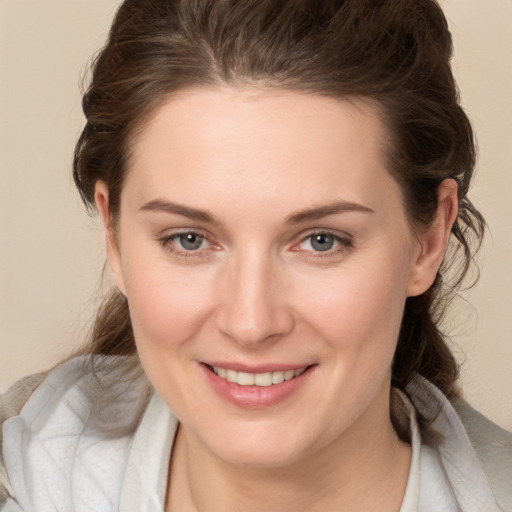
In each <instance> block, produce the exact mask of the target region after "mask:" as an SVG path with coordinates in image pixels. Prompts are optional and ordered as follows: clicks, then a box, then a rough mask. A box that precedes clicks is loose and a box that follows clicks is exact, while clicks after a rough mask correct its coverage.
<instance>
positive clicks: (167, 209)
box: [140, 199, 375, 224]
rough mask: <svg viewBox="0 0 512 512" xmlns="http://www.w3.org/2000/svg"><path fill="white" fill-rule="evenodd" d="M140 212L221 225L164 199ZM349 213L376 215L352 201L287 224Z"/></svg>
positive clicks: (295, 217) (308, 213)
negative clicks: (178, 216) (165, 214)
mask: <svg viewBox="0 0 512 512" xmlns="http://www.w3.org/2000/svg"><path fill="white" fill-rule="evenodd" d="M140 211H150V212H163V213H170V214H174V215H181V216H182V217H187V218H188V219H191V220H197V221H200V222H206V223H209V224H220V223H219V222H218V221H217V220H216V218H215V216H214V215H212V214H211V213H209V212H208V211H206V210H201V209H198V208H191V207H190V206H185V205H182V204H178V203H174V202H172V201H166V200H163V199H154V200H153V201H149V202H148V203H145V204H144V205H143V206H141V208H140ZM347 212H361V213H375V212H374V210H372V209H371V208H368V207H367V206H363V205H362V204H359V203H353V202H350V201H334V202H333V203H329V204H326V205H323V206H319V207H317V208H310V209H307V210H302V211H299V212H297V213H293V214H292V215H289V216H288V217H286V219H285V223H287V224H299V223H301V222H306V221H310V220H317V219H321V218H323V217H327V216H329V215H336V214H339V213H347Z"/></svg>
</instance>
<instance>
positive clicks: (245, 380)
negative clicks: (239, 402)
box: [236, 372, 254, 386]
mask: <svg viewBox="0 0 512 512" xmlns="http://www.w3.org/2000/svg"><path fill="white" fill-rule="evenodd" d="M236 381H237V383H238V384H240V386H254V373H245V372H238V378H237V379H236Z"/></svg>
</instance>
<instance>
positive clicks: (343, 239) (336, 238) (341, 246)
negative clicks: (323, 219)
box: [292, 229, 353, 258]
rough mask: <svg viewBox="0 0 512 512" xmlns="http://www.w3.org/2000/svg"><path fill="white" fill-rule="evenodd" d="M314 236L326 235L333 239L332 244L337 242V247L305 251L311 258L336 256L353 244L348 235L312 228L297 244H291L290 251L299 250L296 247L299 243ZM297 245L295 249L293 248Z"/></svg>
mask: <svg viewBox="0 0 512 512" xmlns="http://www.w3.org/2000/svg"><path fill="white" fill-rule="evenodd" d="M315 236H326V237H329V238H331V239H332V240H333V243H334V244H338V245H337V247H336V246H335V247H334V248H332V249H327V250H326V251H313V250H311V251H307V252H309V253H311V255H312V256H311V257H313V258H329V257H333V256H337V255H339V254H341V253H343V252H345V251H347V250H348V249H350V248H351V247H352V246H353V243H352V238H351V237H350V236H348V235H345V236H340V235H337V234H335V233H333V232H332V231H327V230H321V229H319V230H314V231H312V232H310V233H308V234H307V235H305V236H303V237H302V238H301V240H300V242H298V243H297V244H295V245H294V246H292V251H297V252H299V251H300V249H299V248H298V247H299V246H300V245H302V244H303V243H304V242H306V241H307V240H311V241H312V240H313V237H315ZM311 241H310V244H311ZM296 247H297V249H295V248H296Z"/></svg>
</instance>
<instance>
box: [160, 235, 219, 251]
mask: <svg viewBox="0 0 512 512" xmlns="http://www.w3.org/2000/svg"><path fill="white" fill-rule="evenodd" d="M158 240H159V242H160V244H161V245H162V247H164V249H166V250H168V251H170V252H172V253H176V254H177V255H178V256H192V255H194V256H196V255H197V256H200V255H203V256H205V255H206V254H207V251H208V250H209V249H215V248H217V246H216V245H215V244H212V243H211V242H210V240H209V239H208V238H207V237H206V236H204V235H201V234H199V233H197V232H195V231H182V232H181V233H173V234H171V235H166V236H164V237H162V238H159V239H158Z"/></svg>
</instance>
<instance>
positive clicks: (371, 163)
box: [97, 88, 430, 466]
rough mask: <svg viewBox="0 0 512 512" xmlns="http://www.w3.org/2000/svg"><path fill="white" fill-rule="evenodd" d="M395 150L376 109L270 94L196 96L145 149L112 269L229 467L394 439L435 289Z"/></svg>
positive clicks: (153, 374)
mask: <svg viewBox="0 0 512 512" xmlns="http://www.w3.org/2000/svg"><path fill="white" fill-rule="evenodd" d="M385 148H386V133H385V128H384V126H383V124H382V123H381V121H380V120H379V117H378V115H377V111H376V109H375V108H374V107H372V105H370V104H369V103H363V102H345V101H338V100H334V99H329V98H326V97H321V96H318V95H309V94H303V93H297V92H285V91H272V90H265V89H231V88H226V89H207V88H204V89H195V90H188V91H185V92H182V93H180V94H179V95H177V96H175V97H174V98H172V99H170V100H169V101H168V102H167V103H165V104H164V105H162V106H161V107H160V108H159V109H158V110H157V111H156V112H155V114H154V116H153V117H152V118H151V119H150V121H149V123H148V124H147V125H145V127H144V128H143V130H142V131H141V132H140V134H139V135H138V137H137V138H136V140H135V142H134V145H133V148H132V149H133V151H132V154H131V160H130V162H129V166H128V174H127V178H126V181H125V184H124V189H123V191H122V195H121V210H120V218H119V223H118V229H117V242H118V246H117V247H116V246H115V245H114V244H111V246H110V260H111V263H112V266H113V268H114V271H115V274H116V279H117V283H118V286H119V288H120V289H121V291H122V292H123V293H124V294H125V295H126V297H127V298H128V302H129V307H130V314H131V319H132V323H133V329H134V333H135V339H136V343H137V348H138V352H139V355H140V359H141V361H142V365H143V366H144V369H145V371H146V373H147V375H148V377H149V379H150V380H151V382H152V384H153V385H154V387H155V388H156V390H157V391H158V393H159V394H160V395H161V397H162V398H163V400H164V401H165V402H166V403H167V404H168V406H169V407H170V409H171V410H172V411H173V412H174V413H175V414H176V416H177V417H178V418H179V420H180V421H181V423H182V425H183V428H184V431H185V432H186V433H187V436H188V438H189V439H191V440H194V441H195V442H197V444H198V445H200V446H202V447H203V448H204V449H206V450H208V451H209V452H210V453H212V454H214V455H215V456H219V457H221V458H222V459H223V460H226V461H229V462H232V463H236V464H244V465H253V466H281V465H285V464H287V463H291V462H293V461H296V460H299V459H301V458H303V457H307V456H308V455H310V454H312V453H314V452H315V451H318V450H322V449H323V448H328V447H330V446H331V445H333V444H335V443H337V442H338V441H339V440H340V439H343V438H344V437H345V438H348V437H349V436H350V435H354V433H355V432H359V433H361V432H369V431H372V430H375V429H376V428H377V427H378V426H379V425H380V424H389V402H388V400H389V386H390V367H391V363H392V358H393V353H394V350H395V345H396V341H397V337H398V332H399V328H400V322H401V318H402V313H403V308H404V302H405V299H406V297H407V296H408V295H412V294H417V293H420V292H422V291H423V289H424V288H426V287H428V286H427V285H424V284H421V283H420V281H421V276H419V273H420V270H419V268H418V267H419V265H418V258H419V257H420V256H419V255H420V253H421V248H420V245H421V244H420V242H419V241H418V239H417V238H416V237H415V236H414V235H413V234H412V232H411V228H410V225H409V224H408V220H407V218H406V214H405V211H404V206H403V198H402V195H401V190H400V188H399V186H398V185H397V183H396V182H395V181H394V180H393V179H392V178H391V177H390V174H389V173H388V172H387V170H386V167H385V156H384V152H385ZM107 193H108V191H106V190H105V188H104V186H103V185H102V184H99V185H98V187H97V201H98V205H99V207H100V210H101V211H103V213H104V217H106V215H105V211H106V210H105V204H106V197H107ZM428 284H430V283H428ZM422 287H423V288H422ZM420 288H421V289H420ZM299 374H300V375H299ZM295 375H296V376H295ZM286 379H289V380H286ZM233 381H234V382H233Z"/></svg>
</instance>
